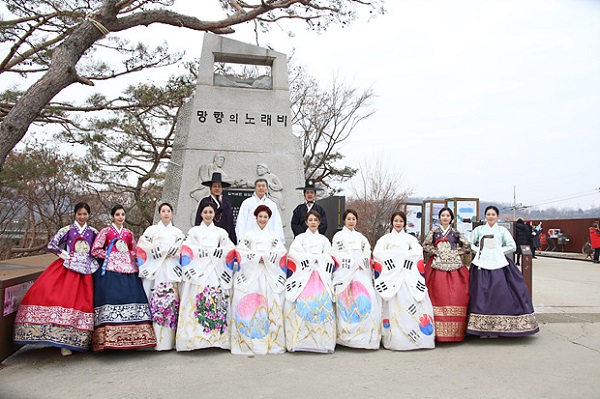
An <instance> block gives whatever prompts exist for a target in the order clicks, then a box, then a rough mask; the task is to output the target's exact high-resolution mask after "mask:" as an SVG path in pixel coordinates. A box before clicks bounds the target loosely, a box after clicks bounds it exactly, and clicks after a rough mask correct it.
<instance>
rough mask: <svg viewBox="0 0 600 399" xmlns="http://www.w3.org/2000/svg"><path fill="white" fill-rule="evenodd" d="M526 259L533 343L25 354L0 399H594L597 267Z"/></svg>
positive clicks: (599, 309)
mask: <svg viewBox="0 0 600 399" xmlns="http://www.w3.org/2000/svg"><path fill="white" fill-rule="evenodd" d="M538 258H539V259H536V260H534V266H533V276H534V292H533V301H534V305H535V307H536V311H537V312H538V319H539V320H540V322H541V323H540V330H541V331H540V333H539V334H537V335H535V336H533V337H527V338H513V339H507V338H505V339H503V338H499V339H478V338H468V339H467V340H465V342H463V343H461V344H445V345H438V346H437V347H436V349H433V350H422V351H414V352H391V351H387V350H383V349H380V350H378V351H363V350H352V349H346V348H338V349H337V350H336V352H335V353H334V354H332V355H318V354H308V353H305V354H302V353H296V354H284V355H277V356H265V357H242V356H233V355H231V354H229V353H228V352H226V351H221V350H216V349H215V350H204V351H195V352H191V353H176V352H168V353H153V352H150V351H143V352H142V351H137V352H135V351H129V352H107V353H101V354H91V353H87V354H75V355H74V356H71V357H66V358H63V357H61V356H60V354H59V351H58V350H57V349H55V348H48V347H46V348H39V347H34V346H27V347H25V348H23V349H21V350H20V351H19V352H17V353H16V354H14V355H13V356H11V357H9V358H8V359H7V360H6V361H5V362H4V363H2V365H1V366H0V398H15V399H18V398H150V397H154V398H163V397H178V398H205V397H225V398H230V397H231V398H233V397H236V398H239V397H244V398H274V397H279V396H283V397H286V398H321V397H327V398H332V399H333V398H342V397H344V398H345V397H348V398H368V397H378V398H458V397H460V398H482V397H485V398H516V397H530V398H566V397H569V398H597V397H600V383H599V379H600V323H599V322H598V321H600V320H599V315H600V266H598V265H594V264H592V263H590V262H582V261H576V260H564V259H553V258H541V257H538Z"/></svg>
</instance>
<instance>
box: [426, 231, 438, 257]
mask: <svg viewBox="0 0 600 399" xmlns="http://www.w3.org/2000/svg"><path fill="white" fill-rule="evenodd" d="M423 251H424V252H426V253H428V254H431V255H437V253H438V249H437V247H436V246H435V243H434V242H433V230H430V231H429V233H427V237H425V240H424V241H423Z"/></svg>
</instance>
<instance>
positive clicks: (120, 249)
mask: <svg viewBox="0 0 600 399" xmlns="http://www.w3.org/2000/svg"><path fill="white" fill-rule="evenodd" d="M110 214H111V216H112V219H113V223H112V224H111V225H110V226H109V227H105V228H104V229H102V230H100V233H98V236H96V240H95V241H94V245H93V246H92V251H91V253H92V255H93V256H95V257H97V258H103V259H104V262H103V264H102V267H101V268H100V269H98V270H97V271H96V272H95V273H94V275H93V279H94V313H95V315H94V336H93V340H92V350H93V351H95V352H100V351H103V350H104V349H135V348H147V347H152V346H156V338H155V335H154V329H153V328H152V316H151V315H150V308H149V306H148V298H147V297H146V293H145V292H144V287H143V286H142V281H141V280H140V278H139V277H138V266H137V263H136V242H135V239H134V238H133V233H132V232H131V231H130V230H128V229H126V228H125V227H123V223H125V208H123V205H115V206H114V207H113V208H112V209H111V211H110Z"/></svg>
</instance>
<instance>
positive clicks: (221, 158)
mask: <svg viewBox="0 0 600 399" xmlns="http://www.w3.org/2000/svg"><path fill="white" fill-rule="evenodd" d="M214 162H215V165H217V166H218V167H219V168H222V167H223V165H224V164H225V157H224V156H223V155H217V156H216V157H215V159H214Z"/></svg>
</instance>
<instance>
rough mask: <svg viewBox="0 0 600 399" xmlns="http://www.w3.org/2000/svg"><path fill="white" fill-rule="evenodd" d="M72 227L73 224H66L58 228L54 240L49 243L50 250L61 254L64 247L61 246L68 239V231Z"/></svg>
mask: <svg viewBox="0 0 600 399" xmlns="http://www.w3.org/2000/svg"><path fill="white" fill-rule="evenodd" d="M70 229H71V226H65V227H63V228H62V229H60V230H58V231H57V232H56V234H55V235H54V237H52V240H50V242H49V243H48V250H49V251H50V252H52V253H53V254H55V255H60V254H61V253H62V252H63V249H62V248H61V247H60V246H61V245H63V244H64V243H65V242H66V241H67V233H68V232H69V230H70Z"/></svg>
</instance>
